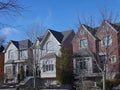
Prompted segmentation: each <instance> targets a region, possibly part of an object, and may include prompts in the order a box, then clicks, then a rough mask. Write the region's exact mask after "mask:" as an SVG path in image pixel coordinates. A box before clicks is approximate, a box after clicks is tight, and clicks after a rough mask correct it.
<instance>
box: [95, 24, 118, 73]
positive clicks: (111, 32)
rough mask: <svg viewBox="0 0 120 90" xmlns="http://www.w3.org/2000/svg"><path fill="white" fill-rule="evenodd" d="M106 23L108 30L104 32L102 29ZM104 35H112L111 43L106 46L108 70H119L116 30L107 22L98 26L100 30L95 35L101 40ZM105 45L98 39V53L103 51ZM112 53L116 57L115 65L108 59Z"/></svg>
mask: <svg viewBox="0 0 120 90" xmlns="http://www.w3.org/2000/svg"><path fill="white" fill-rule="evenodd" d="M105 25H107V26H108V27H109V30H108V32H107V33H106V32H105V31H104V26H105ZM105 35H112V44H111V45H109V46H107V48H108V49H107V53H108V56H109V61H108V71H109V72H111V71H113V72H114V71H119V68H118V66H119V65H118V61H119V60H118V59H119V58H118V55H119V54H118V35H117V32H116V31H115V30H114V29H113V28H112V27H111V26H110V25H109V24H108V23H105V22H104V23H103V24H102V25H101V27H100V30H99V32H98V33H97V37H98V38H99V39H100V40H102V37H103V36H105ZM105 50H106V49H105V46H103V45H102V42H101V41H100V42H99V53H105V52H106V51H105ZM112 55H116V58H117V62H116V65H113V64H111V61H110V59H111V58H110V57H111V56H112Z"/></svg>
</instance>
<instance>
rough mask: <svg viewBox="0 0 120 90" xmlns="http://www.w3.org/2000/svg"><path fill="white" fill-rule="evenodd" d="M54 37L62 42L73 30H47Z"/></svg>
mask: <svg viewBox="0 0 120 90" xmlns="http://www.w3.org/2000/svg"><path fill="white" fill-rule="evenodd" d="M49 31H50V32H51V33H52V34H53V35H54V37H55V38H56V39H57V40H58V41H59V42H60V43H62V42H64V41H65V40H66V39H67V37H68V36H69V35H70V34H71V33H72V32H73V30H67V31H63V32H58V31H54V30H49Z"/></svg>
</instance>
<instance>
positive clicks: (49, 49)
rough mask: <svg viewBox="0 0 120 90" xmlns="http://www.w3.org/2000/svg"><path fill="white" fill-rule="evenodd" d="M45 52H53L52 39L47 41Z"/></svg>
mask: <svg viewBox="0 0 120 90" xmlns="http://www.w3.org/2000/svg"><path fill="white" fill-rule="evenodd" d="M46 52H47V53H50V52H54V43H53V42H52V41H49V42H47V44H46Z"/></svg>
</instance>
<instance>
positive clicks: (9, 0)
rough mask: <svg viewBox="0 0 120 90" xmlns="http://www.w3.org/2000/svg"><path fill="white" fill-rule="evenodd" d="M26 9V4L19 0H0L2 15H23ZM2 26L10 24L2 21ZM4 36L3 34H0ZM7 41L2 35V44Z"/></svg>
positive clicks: (0, 40) (0, 14)
mask: <svg viewBox="0 0 120 90" xmlns="http://www.w3.org/2000/svg"><path fill="white" fill-rule="evenodd" d="M24 10H25V7H24V5H22V4H21V3H20V2H19V0H0V17H3V18H5V17H7V16H8V17H10V18H12V16H15V15H22V12H23V11H24ZM0 26H8V24H5V23H3V22H2V21H1V22H0ZM0 36H2V35H0ZM3 42H5V37H0V44H3Z"/></svg>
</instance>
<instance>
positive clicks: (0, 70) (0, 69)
mask: <svg viewBox="0 0 120 90" xmlns="http://www.w3.org/2000/svg"><path fill="white" fill-rule="evenodd" d="M0 78H4V54H3V53H0Z"/></svg>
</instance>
